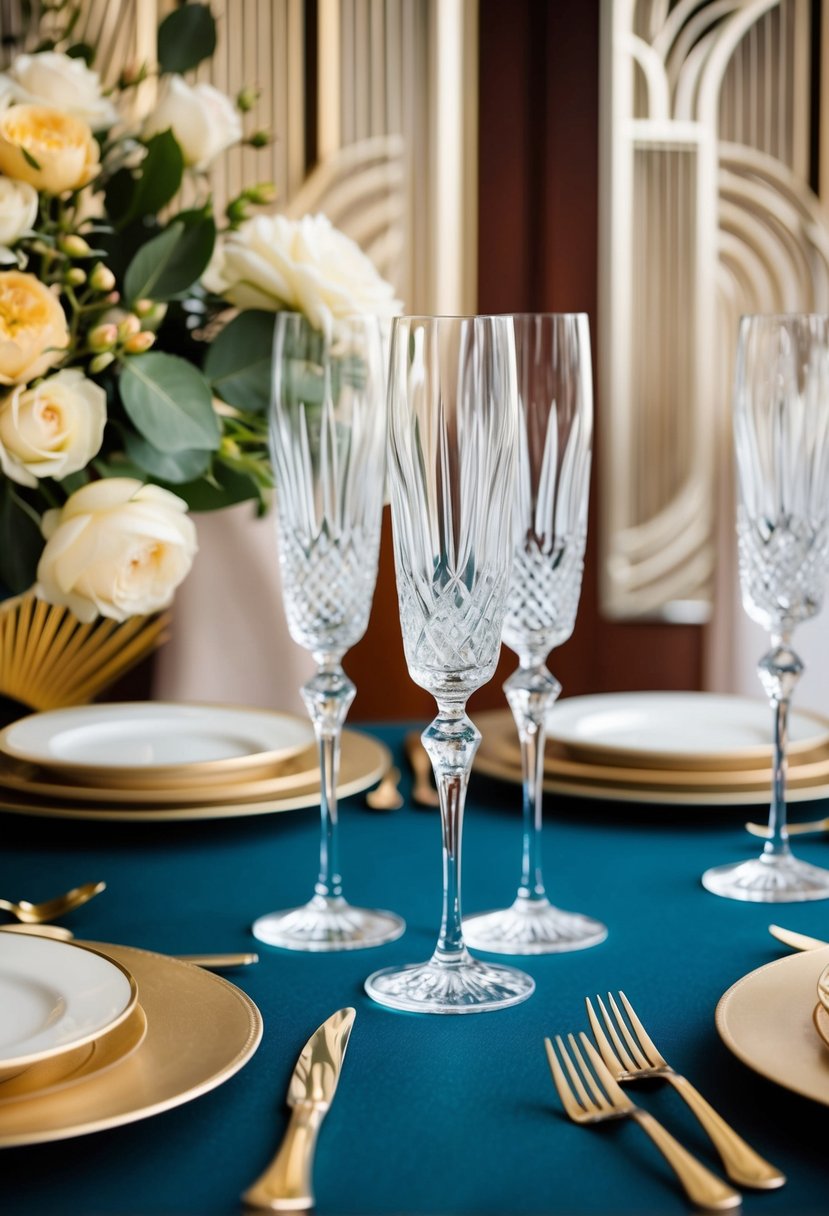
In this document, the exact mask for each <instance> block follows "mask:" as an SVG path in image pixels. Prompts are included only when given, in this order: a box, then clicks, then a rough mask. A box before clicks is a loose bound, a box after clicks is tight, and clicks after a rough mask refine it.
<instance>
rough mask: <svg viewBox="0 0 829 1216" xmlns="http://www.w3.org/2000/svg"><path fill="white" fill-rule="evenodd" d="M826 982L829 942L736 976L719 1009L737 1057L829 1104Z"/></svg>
mask: <svg viewBox="0 0 829 1216" xmlns="http://www.w3.org/2000/svg"><path fill="white" fill-rule="evenodd" d="M827 984H829V947H823V948H821V949H818V950H804V951H802V952H800V953H798V954H791V955H789V956H788V957H786V958H780V959H777V960H776V961H775V962H773V963H767V964H766V965H765V966H764V967H759V968H758V969H757V970H756V971H752V972H750V973H749V974H748V975H746V976H744V977H743V978H742V979H741V980H738V982H737V983H736V984H734V985H733V986H732V987H731V988H729V989H728V991H727V992H726V993H725V994H724V995H723V996H722V997H721V998H720V1001H719V1003H718V1005H717V1013H716V1023H717V1030H718V1031H719V1033H720V1037H721V1038H722V1040H723V1042H724V1043H725V1045H726V1047H728V1049H729V1050H730V1051H732V1052H733V1053H734V1055H735V1056H737V1058H738V1059H740V1060H742V1061H743V1063H744V1064H747V1065H748V1066H749V1068H753V1069H754V1071H755V1072H758V1073H759V1074H760V1075H761V1076H763V1077H766V1078H767V1079H768V1080H770V1081H774V1082H775V1083H776V1084H777V1085H781V1086H783V1088H784V1089H788V1090H791V1091H792V1092H793V1093H796V1094H800V1095H802V1096H803V1097H806V1098H811V1099H813V1101H815V1102H821V1103H822V1104H823V1105H824V1106H829V1050H827V1045H829V1038H827V1034H828V1033H829V1006H827V1004H826V1001H827V1000H829V989H827ZM816 989H817V999H818V1004H817V1006H815V995H816ZM815 1027H817V1030H818V1034H815Z"/></svg>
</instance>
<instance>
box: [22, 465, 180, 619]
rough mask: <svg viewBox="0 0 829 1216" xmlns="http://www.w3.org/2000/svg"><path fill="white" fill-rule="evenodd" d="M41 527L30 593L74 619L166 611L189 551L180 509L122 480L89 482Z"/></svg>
mask: <svg viewBox="0 0 829 1216" xmlns="http://www.w3.org/2000/svg"><path fill="white" fill-rule="evenodd" d="M42 527H43V534H44V536H45V537H46V547H45V548H44V550H43V553H42V555H41V558H40V564H39V565H38V568H37V583H36V585H35V591H36V593H37V595H39V596H40V598H41V599H44V600H46V601H47V602H48V603H50V604H63V605H64V606H65V607H67V608H69V609H70V611H72V612H74V614H75V616H76V617H78V619H79V620H81V621H92V620H94V619H95V617H96V616H97V615H98V614H99V613H100V614H101V615H102V616H106V617H111V618H112V620H115V621H124V620H126V619H127V617H130V616H138V615H145V614H147V613H151V612H157V611H158V610H159V609H160V608H166V607H167V605H168V604H169V603H170V601H171V600H172V598H173V593H174V591H175V589H176V587H178V585H179V583H181V582H182V581H183V580H184V578H185V577H186V575H187V573H188V572H189V570H190V567H191V565H192V564H193V557H194V555H195V553H196V549H197V544H196V529H195V526H194V524H193V521H192V520H191V519H190V517H189V516H188V514H187V504H186V503H185V502H184V501H183V500H182V499H181V498H178V497H177V496H176V495H175V494H171V493H170V491H169V490H162V489H161V487H160V486H152V485H142V484H141V482H140V481H135V480H133V479H132V478H130V477H110V478H106V479H104V480H103V481H93V482H91V483H90V484H89V485H87V486H84V487H83V488H82V489H80V490H77V491H76V492H75V493H74V494H72V495H71V496H70V497H69V498H68V499H67V501H66V503H65V504H64V506H63V507H62V508H61V509H60V510H56V511H47V512H46V513H45V515H44V516H43V521H42Z"/></svg>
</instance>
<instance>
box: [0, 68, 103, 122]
mask: <svg viewBox="0 0 829 1216" xmlns="http://www.w3.org/2000/svg"><path fill="white" fill-rule="evenodd" d="M0 94H2V95H5V96H7V97H10V98H11V99H12V100H13V101H17V102H25V103H27V104H34V105H45V106H54V107H55V109H58V110H63V111H65V112H66V113H67V114H72V115H74V117H75V118H81V119H83V121H84V122H86V123H88V124H89V126H90V127H91V128H92V130H93V131H101V130H103V129H104V128H106V127H111V126H112V125H113V124H114V123H115V121H116V119H117V118H118V115H117V113H116V111H115V109H114V107H113V106H112V103H111V102H110V101H109V100H108V98H106V97H102V96H101V81H100V79H99V78H98V73H97V72H93V71H92V69H91V68H88V67H87V66H86V64H85V63H84V61H83V60H82V59H72V58H71V57H70V56H69V55H62V54H61V53H60V52H59V51H40V52H38V53H37V54H35V55H18V56H17V58H16V59H15V60H14V62H13V63H12V65H11V67H10V68H9V70H8V71H7V72H4V73H2V74H0Z"/></svg>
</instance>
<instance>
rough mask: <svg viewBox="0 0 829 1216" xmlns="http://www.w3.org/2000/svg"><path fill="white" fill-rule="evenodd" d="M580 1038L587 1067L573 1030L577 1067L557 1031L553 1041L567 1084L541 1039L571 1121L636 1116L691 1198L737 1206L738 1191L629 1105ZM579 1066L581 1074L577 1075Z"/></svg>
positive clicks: (644, 1113) (552, 1052)
mask: <svg viewBox="0 0 829 1216" xmlns="http://www.w3.org/2000/svg"><path fill="white" fill-rule="evenodd" d="M579 1038H580V1039H581V1042H582V1046H583V1047H584V1050H585V1052H586V1053H587V1056H588V1059H589V1060H590V1064H591V1065H592V1069H591V1067H590V1066H589V1065H588V1064H587V1062H586V1061H585V1059H584V1056H583V1055H582V1054H581V1052H580V1050H579V1046H578V1043H577V1042H576V1040H575V1037H574V1036H573V1035H572V1034H571V1035H568V1036H567V1039H568V1042H569V1044H570V1051H571V1052H572V1053H573V1056H574V1057H575V1059H576V1062H577V1063H578V1069H577V1068H576V1066H575V1064H574V1063H573V1061H572V1060H571V1058H570V1056H569V1054H568V1052H567V1048H566V1047H565V1046H564V1042H563V1040H562V1038H561V1035H556V1046H557V1047H558V1050H559V1054H560V1056H561V1059H562V1061H563V1062H564V1067H565V1068H566V1069H567V1072H568V1074H569V1076H570V1082H572V1089H571V1087H570V1083H568V1081H567V1077H566V1076H565V1075H564V1070H563V1069H562V1067H561V1065H560V1064H559V1062H558V1058H557V1056H556V1053H555V1050H554V1048H553V1045H552V1043H551V1042H550V1040H549V1039H545V1040H544V1044H545V1046H546V1048H547V1059H548V1060H549V1062H550V1071H551V1073H552V1074H553V1084H554V1085H555V1087H556V1089H557V1090H558V1096H559V1097H560V1098H561V1104H562V1106H563V1107H564V1109H565V1111H566V1112H567V1114H568V1115H569V1116H570V1118H571V1119H572V1120H573V1122H574V1123H603V1122H604V1121H605V1120H606V1119H624V1118H631V1119H635V1120H636V1122H637V1123H638V1124H639V1126H640V1127H641V1128H642V1129H643V1130H644V1131H645V1132H647V1134H648V1135H649V1136H650V1138H651V1140H652V1141H653V1142H654V1144H655V1145H656V1147H657V1148H658V1149H659V1151H660V1153H661V1154H662V1156H663V1157H664V1158H665V1160H666V1161H667V1162H668V1164H669V1165H670V1167H671V1169H672V1170H673V1171H674V1173H675V1174H676V1176H677V1178H678V1179H679V1181H680V1183H681V1184H682V1188H683V1190H684V1191H685V1193H686V1195H687V1196H688V1198H689V1199H690V1200H691V1202H692V1203H695V1204H697V1206H698V1207H702V1208H711V1209H715V1210H718V1211H721V1210H723V1209H724V1208H736V1207H739V1205H740V1203H741V1202H742V1199H741V1196H740V1194H739V1192H738V1191H735V1190H732V1188H731V1187H730V1186H729V1185H728V1184H727V1183H725V1182H723V1181H722V1179H720V1178H718V1177H717V1175H716V1174H712V1173H711V1171H710V1170H709V1169H707V1168H706V1167H705V1166H704V1165H703V1164H702V1162H701V1161H697V1159H696V1157H693V1156H692V1155H691V1154H690V1153H689V1152H688V1150H687V1149H684V1148H683V1147H682V1145H681V1144H680V1143H679V1141H678V1140H675V1139H674V1138H673V1136H672V1135H671V1133H670V1132H669V1131H666V1129H665V1128H664V1127H663V1126H662V1124H661V1123H659V1122H657V1120H656V1119H654V1117H653V1115H650V1114H648V1112H647V1111H644V1110H641V1109H640V1108H639V1107H638V1106H634V1104H633V1103H632V1102H631V1100H630V1098H628V1096H627V1094H625V1093H623V1092H622V1090H621V1089H620V1088H619V1086H618V1085H617V1084H616V1082H615V1081H614V1080H613V1077H612V1076H611V1075H610V1073H609V1072H608V1070H607V1068H606V1067H605V1065H604V1064H603V1063H602V1060H601V1058H600V1056H599V1054H598V1052H597V1051H596V1049H595V1047H594V1046H593V1044H592V1043H591V1042H590V1040H589V1039H588V1037H587V1035H586V1034H584V1033H583V1032H582V1033H581V1034H580V1035H579ZM579 1070H580V1071H581V1076H579ZM588 1089H589V1090H590V1093H589V1094H588V1092H587V1091H588ZM574 1090H575V1093H574V1092H573V1091H574ZM591 1095H592V1096H591Z"/></svg>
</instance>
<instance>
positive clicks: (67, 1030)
mask: <svg viewBox="0 0 829 1216" xmlns="http://www.w3.org/2000/svg"><path fill="white" fill-rule="evenodd" d="M137 999H138V990H137V986H136V982H135V979H134V977H133V976H132V975H130V973H129V971H128V970H127V968H126V967H124V966H123V965H122V964H121V963H118V962H115V961H114V960H113V959H111V958H108V957H106V956H104V955H102V954H99V953H98V952H97V951H95V950H91V949H86V948H84V947H83V946H81V945H79V944H78V943H77V942H69V941H63V940H60V941H58V940H54V939H52V938H46V937H35V936H33V935H29V934H19V935H18V934H11V933H3V934H0V1081H5V1080H7V1079H9V1078H13V1077H15V1076H18V1075H20V1074H22V1073H23V1072H25V1071H26V1069H28V1068H30V1067H31V1066H33V1065H37V1064H41V1063H43V1062H46V1061H49V1060H55V1059H58V1058H60V1057H61V1056H63V1055H65V1054H66V1053H68V1052H70V1051H73V1050H74V1049H75V1048H78V1047H83V1046H84V1045H85V1044H88V1043H91V1042H92V1041H93V1040H94V1039H96V1038H98V1037H99V1036H100V1035H102V1034H104V1033H105V1032H106V1031H107V1030H110V1029H114V1028H115V1027H116V1026H118V1025H119V1024H120V1023H121V1022H124V1021H125V1020H126V1019H127V1018H128V1017H129V1015H130V1013H131V1012H132V1010H133V1009H134V1008H135V1005H136V1002H137Z"/></svg>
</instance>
